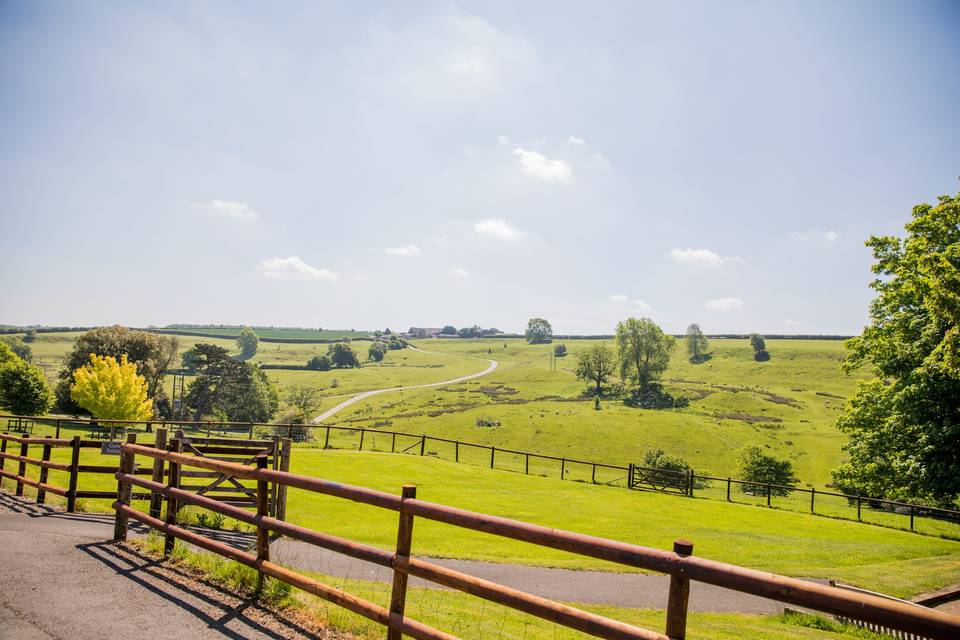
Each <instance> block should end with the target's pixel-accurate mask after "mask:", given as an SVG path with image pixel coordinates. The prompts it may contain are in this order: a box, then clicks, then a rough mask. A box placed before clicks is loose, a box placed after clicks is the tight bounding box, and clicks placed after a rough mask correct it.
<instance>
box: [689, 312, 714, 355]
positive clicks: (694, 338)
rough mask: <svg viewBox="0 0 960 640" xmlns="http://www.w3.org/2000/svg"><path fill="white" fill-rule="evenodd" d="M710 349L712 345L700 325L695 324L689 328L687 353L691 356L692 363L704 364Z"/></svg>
mask: <svg viewBox="0 0 960 640" xmlns="http://www.w3.org/2000/svg"><path fill="white" fill-rule="evenodd" d="M709 348H710V343H709V342H708V341H707V336H705V335H703V330H701V329H700V325H698V324H697V323H696V322H694V323H692V324H691V325H690V326H689V327H687V353H688V354H689V355H690V362H693V363H699V362H704V361H705V360H706V359H707V350H708V349H709Z"/></svg>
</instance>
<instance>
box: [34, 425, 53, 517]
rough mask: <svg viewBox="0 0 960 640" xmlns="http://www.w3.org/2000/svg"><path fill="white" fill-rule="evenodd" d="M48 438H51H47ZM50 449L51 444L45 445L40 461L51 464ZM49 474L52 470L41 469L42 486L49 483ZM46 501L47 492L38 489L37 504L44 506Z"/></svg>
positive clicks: (42, 467)
mask: <svg viewBox="0 0 960 640" xmlns="http://www.w3.org/2000/svg"><path fill="white" fill-rule="evenodd" d="M46 437H47V438H49V437H50V436H46ZM50 449H51V446H50V445H49V444H45V445H43V456H41V458H40V459H41V460H43V461H44V462H50ZM49 472H50V470H49V469H47V468H46V467H44V466H41V467H40V484H46V483H47V474H48V473H49ZM46 499H47V492H46V491H44V490H43V489H37V504H43V503H44V502H45V501H46Z"/></svg>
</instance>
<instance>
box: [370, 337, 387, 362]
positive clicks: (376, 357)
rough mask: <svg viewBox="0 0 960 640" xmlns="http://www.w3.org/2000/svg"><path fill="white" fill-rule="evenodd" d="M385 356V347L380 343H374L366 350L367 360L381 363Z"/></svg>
mask: <svg viewBox="0 0 960 640" xmlns="http://www.w3.org/2000/svg"><path fill="white" fill-rule="evenodd" d="M385 355H387V345H385V344H384V343H382V342H374V343H373V344H371V345H370V348H369V349H367V360H372V361H373V362H382V361H383V357H384V356H385Z"/></svg>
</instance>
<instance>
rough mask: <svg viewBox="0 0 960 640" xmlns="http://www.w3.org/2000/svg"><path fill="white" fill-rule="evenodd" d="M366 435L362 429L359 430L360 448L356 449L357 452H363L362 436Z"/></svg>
mask: <svg viewBox="0 0 960 640" xmlns="http://www.w3.org/2000/svg"><path fill="white" fill-rule="evenodd" d="M365 435H367V430H366V429H364V428H362V427H361V429H360V446H359V447H358V448H357V451H363V436H365Z"/></svg>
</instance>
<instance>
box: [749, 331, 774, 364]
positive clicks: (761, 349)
mask: <svg viewBox="0 0 960 640" xmlns="http://www.w3.org/2000/svg"><path fill="white" fill-rule="evenodd" d="M750 346H751V347H753V359H754V360H756V361H757V362H766V361H767V360H769V359H770V354H769V353H768V352H767V341H766V340H764V338H763V336H762V335H760V334H759V333H751V334H750Z"/></svg>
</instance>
